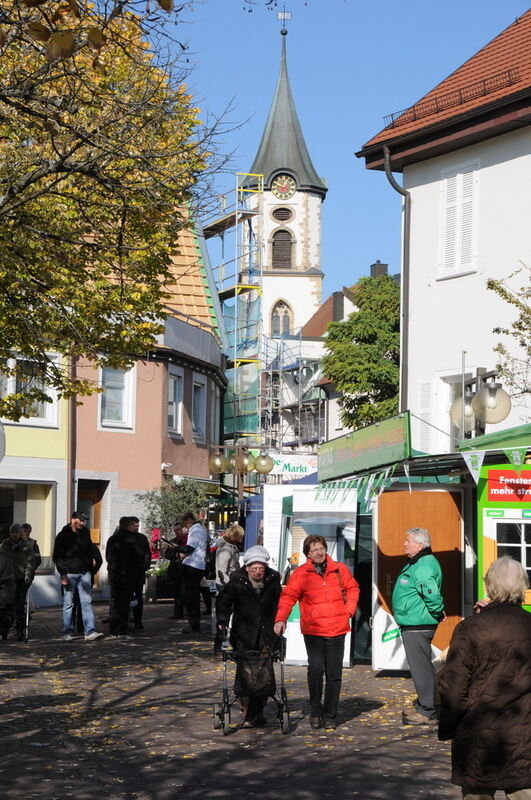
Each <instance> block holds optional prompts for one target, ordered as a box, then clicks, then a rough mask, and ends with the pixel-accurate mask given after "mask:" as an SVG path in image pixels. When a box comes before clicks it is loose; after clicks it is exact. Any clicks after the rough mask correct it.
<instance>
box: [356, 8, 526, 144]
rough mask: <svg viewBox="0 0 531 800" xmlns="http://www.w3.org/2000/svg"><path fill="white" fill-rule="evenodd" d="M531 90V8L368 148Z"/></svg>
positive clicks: (384, 130) (374, 137) (369, 142)
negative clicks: (530, 88)
mask: <svg viewBox="0 0 531 800" xmlns="http://www.w3.org/2000/svg"><path fill="white" fill-rule="evenodd" d="M529 87H531V9H530V10H529V11H526V12H525V14H522V16H521V17H519V18H518V19H516V20H515V21H514V22H513V23H512V25H509V27H508V28H506V29H505V30H504V31H502V32H501V33H500V34H499V35H498V36H496V38H495V39H493V40H492V41H491V42H489V43H488V44H487V45H485V47H483V48H482V49H481V50H479V52H477V53H476V54H475V55H474V56H472V58H470V59H469V60H468V61H466V62H465V63H464V64H463V65H462V66H461V67H459V68H458V69H456V70H455V72H452V74H451V75H449V76H448V77H447V78H445V80H443V81H442V82H441V83H439V84H438V86H436V87H435V88H434V89H432V90H431V91H430V92H428V93H427V94H426V95H424V97H422V98H421V99H420V100H419V101H418V102H417V103H415V105H414V106H411V107H410V108H409V109H406V110H405V111H404V112H402V113H400V114H399V115H398V116H396V117H395V119H394V122H393V123H392V124H391V125H388V126H387V127H386V128H384V129H383V130H381V131H380V132H379V133H377V134H376V136H373V138H372V139H370V140H369V141H368V142H367V143H366V144H365V145H364V147H363V149H365V148H368V147H372V146H373V145H376V144H379V143H381V142H386V141H390V140H392V139H396V138H398V137H402V136H404V135H405V134H410V133H417V132H419V131H421V130H423V129H424V128H428V127H430V126H431V125H434V124H437V123H439V122H443V121H445V120H449V119H452V117H456V116H460V115H461V114H464V113H466V112H468V111H473V110H476V109H479V108H481V107H482V106H487V105H490V104H491V103H493V102H494V101H495V100H500V99H503V98H508V97H510V96H511V95H515V94H518V93H519V92H521V91H522V90H523V89H528V88H529Z"/></svg>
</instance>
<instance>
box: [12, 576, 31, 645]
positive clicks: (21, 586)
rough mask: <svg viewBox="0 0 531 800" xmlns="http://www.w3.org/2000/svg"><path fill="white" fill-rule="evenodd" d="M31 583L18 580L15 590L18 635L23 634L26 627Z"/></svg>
mask: <svg viewBox="0 0 531 800" xmlns="http://www.w3.org/2000/svg"><path fill="white" fill-rule="evenodd" d="M28 589H29V583H26V581H22V580H19V579H18V578H17V582H16V589H15V601H14V603H13V605H14V609H15V625H16V628H17V633H22V632H23V631H24V626H25V624H26V614H25V611H26V595H27V593H28Z"/></svg>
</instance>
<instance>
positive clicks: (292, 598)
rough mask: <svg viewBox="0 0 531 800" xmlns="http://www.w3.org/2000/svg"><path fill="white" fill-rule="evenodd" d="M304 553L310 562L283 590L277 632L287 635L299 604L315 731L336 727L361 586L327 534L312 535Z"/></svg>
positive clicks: (311, 712)
mask: <svg viewBox="0 0 531 800" xmlns="http://www.w3.org/2000/svg"><path fill="white" fill-rule="evenodd" d="M302 551H303V553H304V555H305V556H306V558H307V561H306V563H305V564H302V566H300V567H298V568H297V569H296V570H295V571H294V572H293V574H292V575H291V576H290V578H289V580H288V583H287V585H286V586H285V587H284V589H283V590H282V596H281V598H280V602H279V606H278V612H277V616H276V623H275V633H277V634H278V635H279V636H281V635H282V634H283V633H284V631H285V629H286V623H287V620H288V617H289V614H290V611H291V609H292V608H293V606H294V605H295V603H297V602H298V603H299V606H300V618H301V623H300V624H301V631H302V633H303V635H304V643H305V645H306V652H307V654H308V688H309V691H310V725H311V727H312V728H313V729H318V728H321V727H323V728H324V729H325V730H334V729H335V728H336V727H337V721H336V718H337V706H338V703H339V695H340V692H341V673H342V666H343V654H344V650H345V636H346V634H347V633H348V632H349V630H350V620H351V617H352V616H353V615H354V613H355V612H356V606H357V604H358V596H359V587H358V583H357V581H356V580H355V579H354V578H353V577H352V575H351V574H350V571H349V569H348V567H347V566H346V565H345V564H342V563H341V562H339V561H333V560H332V559H331V558H330V556H329V555H327V544H326V539H325V538H324V537H323V536H317V535H311V536H307V537H306V539H305V540H304V542H303V546H302ZM324 677H326V687H325V693H324V703H323V702H322V694H323V678H324Z"/></svg>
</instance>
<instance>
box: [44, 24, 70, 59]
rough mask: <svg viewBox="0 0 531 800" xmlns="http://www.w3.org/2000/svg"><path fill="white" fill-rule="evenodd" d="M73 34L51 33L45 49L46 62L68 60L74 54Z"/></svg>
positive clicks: (63, 32) (65, 32)
mask: <svg viewBox="0 0 531 800" xmlns="http://www.w3.org/2000/svg"><path fill="white" fill-rule="evenodd" d="M74 47H75V42H74V34H73V33H72V32H71V31H56V32H55V33H52V35H51V36H50V39H49V41H48V45H47V47H46V59H47V61H56V60H57V59H61V58H68V57H69V56H71V55H73V53H74Z"/></svg>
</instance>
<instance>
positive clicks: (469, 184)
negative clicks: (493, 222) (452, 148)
mask: <svg viewBox="0 0 531 800" xmlns="http://www.w3.org/2000/svg"><path fill="white" fill-rule="evenodd" d="M460 178H461V198H460V199H461V209H460V214H459V224H460V236H459V239H460V245H461V246H460V254H459V255H460V258H459V266H460V268H461V269H470V268H471V267H472V221H473V220H472V212H473V194H474V171H473V170H469V171H468V172H464V173H463V174H462V175H460Z"/></svg>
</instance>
